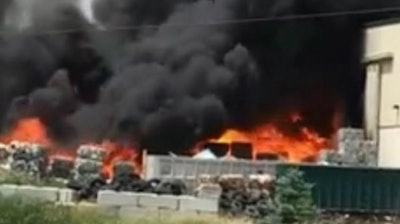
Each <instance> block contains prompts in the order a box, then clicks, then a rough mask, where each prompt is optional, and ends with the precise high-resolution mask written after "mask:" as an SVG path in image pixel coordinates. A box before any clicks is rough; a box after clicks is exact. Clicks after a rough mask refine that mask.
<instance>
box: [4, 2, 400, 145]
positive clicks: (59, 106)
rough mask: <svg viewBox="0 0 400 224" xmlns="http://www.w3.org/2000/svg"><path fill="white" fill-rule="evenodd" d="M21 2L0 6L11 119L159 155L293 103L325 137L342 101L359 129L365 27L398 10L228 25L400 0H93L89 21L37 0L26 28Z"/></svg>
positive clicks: (273, 115)
mask: <svg viewBox="0 0 400 224" xmlns="http://www.w3.org/2000/svg"><path fill="white" fill-rule="evenodd" d="M22 1H23V0H19V1H17V0H14V1H13V2H12V1H11V0H10V1H9V4H5V3H6V1H4V4H3V3H1V4H0V9H1V10H0V15H4V16H2V17H1V18H3V21H4V22H3V23H2V24H3V30H9V31H10V32H14V34H10V33H9V34H3V35H2V36H1V39H0V71H1V74H0V94H1V95H0V107H1V108H2V109H1V110H0V116H1V117H3V118H4V119H3V122H4V126H5V127H9V126H10V125H12V124H13V123H14V122H15V120H17V119H19V118H21V117H26V116H38V117H40V118H41V119H42V120H43V121H44V122H45V123H46V124H47V126H48V127H49V130H50V134H51V135H52V136H53V137H54V138H55V139H56V140H58V141H61V142H63V143H77V142H79V141H89V140H99V141H100V140H102V139H112V140H116V141H121V142H138V143H140V145H141V146H142V147H146V148H148V149H150V150H154V151H158V152H166V151H168V150H173V151H181V150H185V149H187V148H188V147H190V146H191V145H192V144H193V143H194V142H196V141H198V140H201V139H204V138H208V137H212V136H218V135H219V134H220V133H221V132H222V131H223V130H224V129H225V128H227V127H235V128H243V129H246V128H251V127H252V126H254V125H256V124H258V123H260V122H266V121H268V120H274V121H276V120H278V121H279V119H280V118H281V117H286V116H287V115H288V114H289V113H291V112H293V111H299V112H302V113H303V114H304V117H305V118H306V120H305V122H306V125H308V126H310V127H312V128H314V129H316V130H317V131H318V132H319V133H321V134H323V135H326V136H329V135H330V134H331V133H332V131H333V129H332V127H331V120H332V119H333V116H334V113H335V109H337V105H338V104H345V105H346V115H347V120H346V122H347V124H352V125H360V117H361V116H360V108H361V107H360V106H361V105H360V102H361V101H360V98H361V92H362V87H363V82H362V67H361V65H360V61H361V55H362V44H363V43H362V28H363V25H364V24H365V23H366V22H370V21H373V20H377V19H385V18H389V17H393V16H397V15H396V13H380V14H364V15H346V16H337V17H329V18H328V17H327V18H310V19H294V20H282V21H276V20H275V21H269V22H262V21H259V22H252V23H235V22H233V23H232V22H231V23H230V22H227V21H240V20H243V19H252V18H273V17H281V16H287V15H297V14H315V13H328V12H329V13H330V12H337V11H350V10H363V9H375V8H383V7H394V6H397V7H398V6H400V0H385V1H373V0H339V1H317V0H307V1H301V0H297V1H295V0H270V1H265V0H246V1H243V0H177V1H169V0H118V1H116V0H94V2H93V11H94V16H95V20H96V23H95V24H90V23H89V22H88V21H87V19H85V17H84V16H83V15H82V13H81V11H80V10H79V9H78V7H77V5H78V4H75V3H71V1H57V2H56V3H55V2H54V1H50V0H35V1H32V2H33V3H32V4H30V7H27V6H26V4H22V7H20V8H19V10H22V11H24V10H25V11H27V12H30V13H28V14H29V15H30V16H31V20H28V21H30V22H29V24H28V25H25V26H22V31H18V32H21V33H20V34H21V35H20V34H19V33H15V32H17V31H16V29H17V28H19V29H21V24H23V21H18V20H17V22H16V23H14V24H13V23H12V24H9V23H7V21H9V19H8V20H7V17H8V15H9V14H10V13H7V12H8V11H10V10H17V11H18V7H16V6H15V5H16V3H18V2H22ZM43 5H46V7H43ZM16 8H17V9H16ZM17 15H18V14H17ZM217 21H224V22H222V23H221V22H220V23H218V22H217ZM25 23H26V22H25ZM212 23H214V24H212ZM206 24H209V25H206ZM210 24H212V25H210ZM23 27H25V28H23ZM127 27H131V29H127ZM115 28H117V29H115ZM70 29H73V30H75V31H74V32H69V33H51V35H49V33H43V32H42V31H46V30H70ZM93 29H100V30H102V32H91V31H90V30H93ZM112 29H114V30H112ZM26 32H30V33H28V34H26ZM35 32H36V33H35ZM32 33H33V34H32ZM277 124H278V125H279V124H280V122H277ZM282 129H283V130H284V131H285V129H286V127H282Z"/></svg>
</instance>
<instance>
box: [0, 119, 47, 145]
mask: <svg viewBox="0 0 400 224" xmlns="http://www.w3.org/2000/svg"><path fill="white" fill-rule="evenodd" d="M1 140H2V142H4V143H7V144H9V143H11V142H12V141H20V142H30V143H35V144H41V145H46V146H48V145H49V144H50V140H49V138H48V137H47V130H46V128H45V127H44V125H43V124H42V122H41V121H40V120H39V119H38V118H26V119H21V120H19V121H18V122H17V124H16V125H15V127H14V128H13V129H12V130H11V131H10V133H8V134H7V135H5V136H3V137H2V138H1Z"/></svg>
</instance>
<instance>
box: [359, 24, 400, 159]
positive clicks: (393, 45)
mask: <svg viewBox="0 0 400 224" xmlns="http://www.w3.org/2000/svg"><path fill="white" fill-rule="evenodd" d="M364 60H365V63H366V66H367V69H366V71H367V74H366V91H365V128H366V132H367V137H368V138H370V139H373V140H377V141H378V145H379V153H378V157H379V159H378V165H379V166H382V167H400V20H391V21H383V22H380V23H375V24H370V25H369V26H368V27H367V28H366V30H365V58H364Z"/></svg>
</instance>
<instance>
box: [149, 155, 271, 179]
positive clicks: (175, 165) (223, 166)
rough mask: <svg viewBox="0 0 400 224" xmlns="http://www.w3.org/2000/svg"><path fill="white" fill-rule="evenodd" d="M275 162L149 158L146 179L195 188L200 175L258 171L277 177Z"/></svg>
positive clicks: (253, 172) (167, 157) (246, 173)
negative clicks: (175, 182) (168, 181)
mask: <svg viewBox="0 0 400 224" xmlns="http://www.w3.org/2000/svg"><path fill="white" fill-rule="evenodd" d="M277 164H278V162H275V161H251V160H203V159H193V158H190V157H171V156H147V157H146V161H145V167H144V176H145V178H146V179H151V178H160V179H180V180H184V181H185V182H186V183H188V185H191V186H194V185H195V184H196V183H195V182H196V180H198V179H199V176H200V175H222V174H238V175H244V176H246V175H250V174H255V173H257V172H258V171H263V172H264V173H269V174H271V175H275V167H276V165H277Z"/></svg>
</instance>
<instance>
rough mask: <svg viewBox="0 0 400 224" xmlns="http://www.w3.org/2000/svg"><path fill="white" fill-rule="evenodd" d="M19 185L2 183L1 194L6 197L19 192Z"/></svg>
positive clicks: (0, 186)
mask: <svg viewBox="0 0 400 224" xmlns="http://www.w3.org/2000/svg"><path fill="white" fill-rule="evenodd" d="M17 189H18V186H17V185H12V184H3V185H0V195H1V196H4V197H9V196H13V195H15V194H16V193H17Z"/></svg>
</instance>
